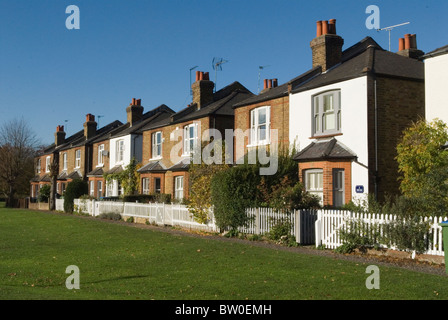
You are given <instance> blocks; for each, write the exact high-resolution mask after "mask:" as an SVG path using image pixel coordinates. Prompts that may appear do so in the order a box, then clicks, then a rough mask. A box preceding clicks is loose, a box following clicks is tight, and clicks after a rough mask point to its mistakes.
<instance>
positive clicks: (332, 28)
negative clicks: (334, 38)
mask: <svg viewBox="0 0 448 320" xmlns="http://www.w3.org/2000/svg"><path fill="white" fill-rule="evenodd" d="M328 33H329V34H336V19H331V20H330V21H329V25H328Z"/></svg>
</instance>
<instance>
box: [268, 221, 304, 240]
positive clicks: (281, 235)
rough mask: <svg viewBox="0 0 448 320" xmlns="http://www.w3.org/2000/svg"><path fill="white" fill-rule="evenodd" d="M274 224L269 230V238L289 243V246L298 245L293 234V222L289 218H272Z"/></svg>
mask: <svg viewBox="0 0 448 320" xmlns="http://www.w3.org/2000/svg"><path fill="white" fill-rule="evenodd" d="M270 220H271V222H272V223H273V226H272V227H271V229H270V230H269V232H267V234H266V236H267V238H268V239H269V240H272V241H275V242H276V243H277V244H282V245H287V246H288V247H295V246H297V245H298V244H297V241H296V237H295V236H293V235H292V234H291V229H292V223H291V221H290V220H289V219H287V218H281V219H274V218H271V219H270Z"/></svg>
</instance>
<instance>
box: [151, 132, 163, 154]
mask: <svg viewBox="0 0 448 320" xmlns="http://www.w3.org/2000/svg"><path fill="white" fill-rule="evenodd" d="M161 157H162V132H161V131H158V132H155V133H153V134H152V158H153V159H154V158H161Z"/></svg>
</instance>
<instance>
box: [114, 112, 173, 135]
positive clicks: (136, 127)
mask: <svg viewBox="0 0 448 320" xmlns="http://www.w3.org/2000/svg"><path fill="white" fill-rule="evenodd" d="M174 113H175V112H174V111H173V110H172V109H171V108H169V107H168V106H166V105H164V104H162V105H160V106H158V107H157V108H155V109H153V110H150V111H148V112H146V113H145V114H143V117H142V119H141V120H139V121H137V122H136V123H134V124H133V125H132V126H130V124H129V123H126V124H124V125H123V126H121V127H120V128H118V129H117V130H115V131H113V132H111V134H110V138H111V139H112V138H118V137H122V136H126V135H128V134H141V130H140V129H141V128H143V127H144V126H146V125H148V124H151V123H152V122H159V121H161V120H163V119H165V118H169V117H170V116H171V115H173V114H174Z"/></svg>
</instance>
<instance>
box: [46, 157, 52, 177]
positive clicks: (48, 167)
mask: <svg viewBox="0 0 448 320" xmlns="http://www.w3.org/2000/svg"><path fill="white" fill-rule="evenodd" d="M50 168H51V157H50V156H47V157H46V158H45V172H46V173H48V172H50Z"/></svg>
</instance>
